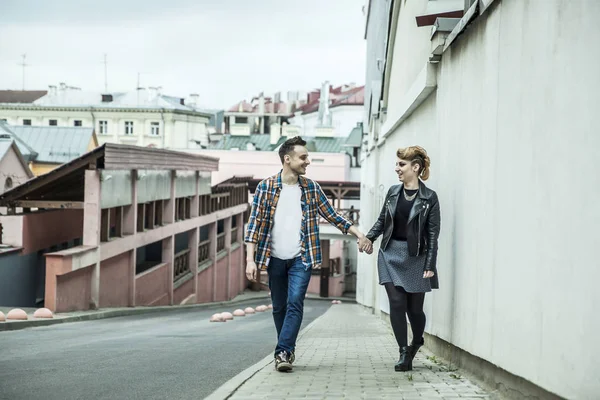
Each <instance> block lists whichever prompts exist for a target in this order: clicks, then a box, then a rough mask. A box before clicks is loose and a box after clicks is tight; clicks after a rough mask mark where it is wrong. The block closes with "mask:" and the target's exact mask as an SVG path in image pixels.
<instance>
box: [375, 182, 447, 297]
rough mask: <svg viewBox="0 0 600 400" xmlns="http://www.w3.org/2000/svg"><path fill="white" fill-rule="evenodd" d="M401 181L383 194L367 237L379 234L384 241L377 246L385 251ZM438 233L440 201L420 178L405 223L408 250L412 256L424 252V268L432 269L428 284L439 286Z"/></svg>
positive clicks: (391, 229) (392, 229)
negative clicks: (437, 264) (375, 218)
mask: <svg viewBox="0 0 600 400" xmlns="http://www.w3.org/2000/svg"><path fill="white" fill-rule="evenodd" d="M402 188H403V185H402V184H400V185H394V186H392V187H391V188H390V190H389V191H388V193H387V196H386V197H385V201H384V203H383V207H382V208H381V213H379V218H377V222H375V224H374V225H373V227H372V228H371V230H370V231H369V233H367V238H368V239H369V240H370V241H372V242H374V241H375V240H376V239H377V238H378V237H379V236H380V235H381V234H383V239H382V240H383V241H382V243H381V246H380V249H381V250H382V251H385V250H386V248H387V245H388V243H389V241H390V239H391V237H392V232H393V231H394V213H395V212H396V206H397V204H398V196H401V195H402ZM439 235H440V203H439V201H438V197H437V194H436V193H435V192H434V191H433V190H431V189H429V188H428V187H427V186H425V184H424V183H423V182H420V183H419V192H418V195H417V198H416V199H415V201H414V203H413V206H412V209H411V210H410V215H409V217H408V225H407V227H406V241H407V243H408V253H409V254H410V255H411V256H416V255H421V254H426V255H427V257H426V260H425V270H426V271H433V272H434V273H435V275H434V276H433V278H431V287H432V288H434V289H438V288H439V282H438V277H437V276H438V274H437V268H436V261H437V252H438V237H439Z"/></svg>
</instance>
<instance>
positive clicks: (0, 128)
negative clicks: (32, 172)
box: [0, 121, 38, 162]
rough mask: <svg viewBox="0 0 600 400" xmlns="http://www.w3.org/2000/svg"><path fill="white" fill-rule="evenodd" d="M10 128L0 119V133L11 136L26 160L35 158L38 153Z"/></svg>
mask: <svg viewBox="0 0 600 400" xmlns="http://www.w3.org/2000/svg"><path fill="white" fill-rule="evenodd" d="M12 128H13V127H12V126H10V125H8V124H7V123H6V122H3V121H0V135H8V136H10V137H11V139H12V140H14V141H15V143H16V144H17V147H18V149H19V151H20V152H21V155H22V156H23V158H24V159H25V161H26V162H29V161H32V160H35V158H36V157H37V155H38V153H37V152H36V151H35V150H34V149H33V148H32V147H31V146H29V145H28V144H27V143H26V142H25V141H23V139H21V138H20V137H19V136H17V135H16V134H15V133H14V131H13V130H12Z"/></svg>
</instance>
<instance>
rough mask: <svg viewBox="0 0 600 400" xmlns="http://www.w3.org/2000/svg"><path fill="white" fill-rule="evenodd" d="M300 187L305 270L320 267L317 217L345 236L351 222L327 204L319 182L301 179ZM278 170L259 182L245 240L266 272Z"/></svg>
mask: <svg viewBox="0 0 600 400" xmlns="http://www.w3.org/2000/svg"><path fill="white" fill-rule="evenodd" d="M298 181H299V184H300V187H301V188H302V197H301V206H302V210H303V212H302V214H303V215H302V228H301V231H300V242H301V255H302V262H303V263H304V266H305V267H307V268H308V267H311V268H320V267H321V263H322V258H321V241H320V240H319V215H321V216H322V217H323V218H325V219H326V220H327V221H329V223H331V224H332V225H334V226H336V227H337V228H338V229H339V230H340V231H342V232H343V233H344V234H347V233H348V229H350V227H351V226H352V222H350V221H348V220H347V219H346V218H344V217H342V216H341V215H339V214H338V213H337V212H336V211H335V209H334V208H333V207H332V206H331V204H330V203H329V200H328V199H327V196H325V193H323V189H321V186H319V184H318V183H316V182H314V181H313V180H311V179H308V178H304V177H302V176H300V177H299V178H298ZM281 187H282V185H281V171H280V172H279V173H278V174H277V175H274V176H271V177H269V178H267V179H264V180H262V181H261V182H260V183H259V184H258V186H257V187H256V192H255V193H254V200H253V201H252V210H251V212H250V219H249V220H248V227H247V229H246V235H245V238H244V241H245V242H246V243H255V244H256V250H255V253H254V261H255V262H256V265H257V266H258V268H259V269H261V270H266V269H267V267H268V266H269V261H270V259H271V230H272V228H273V222H274V221H275V207H277V201H278V200H279V194H280V193H281Z"/></svg>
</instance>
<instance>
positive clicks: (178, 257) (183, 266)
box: [173, 249, 190, 281]
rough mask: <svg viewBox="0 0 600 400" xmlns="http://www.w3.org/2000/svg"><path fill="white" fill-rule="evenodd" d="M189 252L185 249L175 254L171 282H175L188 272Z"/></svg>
mask: <svg viewBox="0 0 600 400" xmlns="http://www.w3.org/2000/svg"><path fill="white" fill-rule="evenodd" d="M189 254H190V250H189V249H185V250H183V251H180V252H179V253H177V254H175V265H174V266H173V281H177V280H178V279H180V278H182V277H183V276H185V275H186V274H188V273H189V272H190V257H189Z"/></svg>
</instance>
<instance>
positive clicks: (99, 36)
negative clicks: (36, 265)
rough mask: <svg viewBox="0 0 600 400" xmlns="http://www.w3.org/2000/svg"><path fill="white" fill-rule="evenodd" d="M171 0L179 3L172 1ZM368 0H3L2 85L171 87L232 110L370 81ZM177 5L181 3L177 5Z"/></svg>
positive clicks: (173, 91) (170, 91) (117, 88)
mask: <svg viewBox="0 0 600 400" xmlns="http://www.w3.org/2000/svg"><path fill="white" fill-rule="evenodd" d="M170 3H171V4H170ZM364 3H365V0H178V1H173V2H167V1H164V0H102V1H82V0H1V1H0V89H21V86H22V68H21V67H20V66H19V65H18V64H19V63H20V62H21V55H22V54H24V53H25V54H26V55H27V58H26V63H27V64H29V66H28V67H26V72H25V88H26V89H29V90H32V89H42V90H46V89H47V88H48V85H52V84H54V85H56V84H58V83H59V82H66V83H67V84H68V85H71V86H77V87H81V88H82V89H83V90H86V89H87V90H94V91H102V90H104V62H103V58H104V53H106V54H107V58H108V89H109V91H128V90H134V89H135V87H136V85H137V75H138V72H140V73H141V76H140V81H141V86H143V87H145V86H162V87H163V93H165V94H170V95H174V96H181V97H184V96H187V95H188V94H190V93H198V94H199V95H200V100H201V103H202V105H203V106H206V107H219V108H220V107H228V106H230V105H232V104H234V103H236V102H237V101H239V100H241V99H244V98H245V99H249V98H250V97H251V96H253V95H255V94H258V92H260V91H264V92H265V93H266V94H272V93H273V92H275V91H277V90H281V91H287V90H297V89H300V90H310V89H312V88H316V87H319V86H320V84H321V83H322V82H323V81H325V80H329V81H330V82H332V83H333V84H343V83H348V82H356V83H357V84H363V83H364V80H365V77H364V75H365V72H364V71H365V49H366V42H365V41H364V39H363V35H364V16H363V13H362V6H363V4H364ZM173 4H176V5H173Z"/></svg>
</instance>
